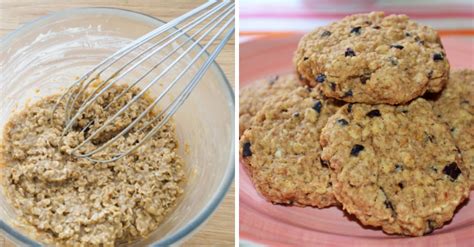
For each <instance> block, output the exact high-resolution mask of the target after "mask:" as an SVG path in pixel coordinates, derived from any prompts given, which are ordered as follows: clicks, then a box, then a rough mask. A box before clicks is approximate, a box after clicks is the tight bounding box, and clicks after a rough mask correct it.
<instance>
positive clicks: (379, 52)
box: [294, 12, 449, 104]
mask: <svg viewBox="0 0 474 247" xmlns="http://www.w3.org/2000/svg"><path fill="white" fill-rule="evenodd" d="M294 63H295V65H296V69H297V71H298V73H299V74H301V76H302V77H303V78H304V79H305V81H306V82H307V83H308V85H310V86H316V85H319V86H320V87H321V90H322V91H323V93H324V95H326V96H327V97H331V98H336V99H340V100H343V101H346V102H359V103H369V104H378V103H386V104H401V103H406V102H408V101H410V100H412V99H414V98H416V97H418V96H421V95H423V94H424V93H425V91H429V92H439V91H440V90H441V89H442V88H443V85H444V84H445V83H446V81H447V79H448V74H449V63H448V60H447V59H446V54H445V51H444V48H443V46H442V44H441V41H440V38H439V36H438V34H437V33H436V31H434V30H433V29H432V28H429V27H427V26H423V25H420V24H417V23H416V22H414V21H412V20H410V19H409V18H408V17H407V16H406V15H390V16H385V15H384V13H383V12H372V13H369V14H357V15H352V16H348V17H345V18H343V19H342V20H340V21H337V22H334V23H332V24H330V25H328V26H324V27H320V28H317V29H316V30H314V31H313V32H311V33H308V34H306V35H305V36H304V37H303V38H302V39H301V41H300V43H299V45H298V49H297V51H296V54H295V57H294Z"/></svg>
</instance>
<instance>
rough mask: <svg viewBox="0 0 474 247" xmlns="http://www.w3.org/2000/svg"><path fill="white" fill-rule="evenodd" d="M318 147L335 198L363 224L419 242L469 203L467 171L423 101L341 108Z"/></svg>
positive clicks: (330, 119) (447, 136) (442, 126)
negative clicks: (327, 168)
mask: <svg viewBox="0 0 474 247" xmlns="http://www.w3.org/2000/svg"><path fill="white" fill-rule="evenodd" d="M321 145H322V146H323V152H322V154H321V158H322V159H323V160H326V161H327V162H329V164H330V167H331V169H332V170H333V172H334V173H333V175H334V176H333V177H332V183H333V191H334V195H335V196H336V198H337V200H338V201H339V202H341V203H342V205H343V207H344V209H345V210H347V211H348V212H349V213H351V214H354V215H355V216H356V217H357V218H358V219H359V220H360V221H361V222H362V224H364V225H371V226H381V227H382V229H383V230H384V231H385V232H387V233H396V234H403V235H411V236H420V235H423V234H427V233H430V232H431V231H433V230H434V229H436V228H439V227H441V226H442V225H443V224H444V222H446V221H449V220H450V219H451V218H452V217H453V213H454V211H455V209H456V207H457V206H458V205H459V204H460V203H462V202H463V201H464V199H466V198H467V197H468V193H469V183H468V174H469V171H468V170H467V169H465V167H464V166H463V163H462V159H461V155H460V153H459V151H458V150H457V148H456V145H455V144H454V140H453V137H452V136H451V134H450V133H449V128H448V126H447V125H446V124H444V123H441V122H440V121H439V120H438V118H437V117H436V115H435V114H434V113H433V111H432V109H431V105H430V103H428V102H427V101H426V100H424V99H421V98H419V99H416V100H415V101H413V102H411V103H410V104H409V105H404V106H398V107H395V106H390V105H367V104H353V105H348V106H347V107H346V106H345V107H342V108H341V109H340V110H339V111H338V112H337V113H336V114H335V115H333V116H332V117H330V118H329V120H328V122H327V125H326V126H325V127H324V129H323V130H322V133H321Z"/></svg>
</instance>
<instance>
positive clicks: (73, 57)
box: [0, 8, 234, 246]
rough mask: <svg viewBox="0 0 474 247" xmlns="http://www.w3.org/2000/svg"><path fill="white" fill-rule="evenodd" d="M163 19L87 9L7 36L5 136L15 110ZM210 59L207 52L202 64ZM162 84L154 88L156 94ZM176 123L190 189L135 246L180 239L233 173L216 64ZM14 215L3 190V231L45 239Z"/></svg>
mask: <svg viewBox="0 0 474 247" xmlns="http://www.w3.org/2000/svg"><path fill="white" fill-rule="evenodd" d="M162 24H163V22H162V21H160V20H158V19H156V18H154V17H150V16H147V15H144V14H140V13H136V12H131V11H127V10H121V9H111V8H82V9H72V10H66V11H63V12H59V13H55V14H52V15H49V16H46V17H43V18H41V19H39V20H37V21H35V22H32V23H29V24H26V25H24V26H23V27H21V28H20V29H18V30H16V31H14V32H13V33H10V34H9V35H7V36H6V37H3V38H2V39H1V40H0V136H1V135H2V131H3V126H4V125H5V123H6V121H8V118H9V117H10V116H11V115H12V113H13V112H14V111H15V110H18V109H21V108H22V107H24V106H25V105H27V103H28V102H30V101H33V102H34V101H35V100H36V99H38V98H40V97H42V96H45V95H50V94H52V93H58V92H60V90H61V89H62V88H65V87H66V86H68V85H70V84H71V83H73V82H74V80H75V79H76V78H77V77H78V76H80V75H82V74H83V73H84V72H86V71H87V69H90V68H91V67H93V66H94V65H95V64H97V63H99V62H100V61H101V60H102V59H103V58H105V57H107V56H108V55H110V54H112V53H113V52H114V51H116V50H118V49H119V48H121V47H123V46H124V45H126V44H128V43H129V42H131V41H132V40H133V39H136V38H138V37H139V36H141V35H143V34H145V33H147V32H149V31H151V30H152V29H154V28H156V27H158V26H160V25H162ZM198 50H199V47H196V49H194V50H193V51H192V52H193V53H195V52H197V51H198ZM207 57H208V54H204V55H203V56H202V57H200V61H199V62H203V61H205V59H206V58H207ZM187 59H188V58H187ZM193 69H196V68H194V67H193ZM178 70H179V68H178ZM159 89H160V88H157V87H154V88H152V94H156V93H157V92H159ZM174 120H175V123H176V131H177V135H178V139H179V142H180V144H181V145H180V150H179V151H180V153H181V155H182V156H183V158H184V159H185V162H186V172H187V175H188V176H187V181H186V184H185V187H184V191H185V192H184V195H183V196H182V197H181V201H180V202H179V204H178V205H177V207H176V209H175V210H174V211H173V212H172V213H170V215H168V216H167V217H166V219H165V220H164V221H163V222H162V224H161V225H160V226H159V227H158V229H156V231H154V232H153V233H152V234H151V235H149V236H148V237H147V238H146V239H141V240H139V241H138V242H135V243H133V245H134V246H143V245H154V246H166V245H170V244H174V243H179V242H182V241H183V240H184V239H185V238H186V237H189V236H190V235H191V233H192V232H194V231H195V230H196V229H197V228H198V227H199V226H200V225H202V224H203V222H205V221H206V219H208V218H209V217H210V216H211V214H212V213H213V212H214V211H215V209H216V208H217V206H218V205H219V203H220V202H221V201H222V199H223V198H224V196H225V194H226V192H227V190H228V189H229V186H230V185H231V183H232V181H233V178H234V94H233V91H232V88H231V86H230V85H229V82H228V81H227V79H226V77H225V75H224V73H223V72H222V70H221V69H220V67H219V66H218V65H217V64H213V65H212V66H211V67H210V69H209V70H208V71H207V73H206V75H205V76H204V77H203V79H202V81H201V82H200V83H199V84H198V86H197V87H196V88H195V89H194V91H193V92H192V94H191V96H190V97H189V98H188V100H187V101H186V102H185V103H184V105H183V106H182V107H181V108H180V109H179V110H178V112H177V113H176V114H175V115H174ZM0 172H1V171H0ZM15 217H16V215H15V212H14V210H13V208H11V206H10V205H9V204H8V203H7V202H6V199H5V196H4V191H3V188H2V191H1V193H0V230H1V231H3V232H4V233H5V235H6V236H8V237H9V238H10V239H11V240H12V241H14V242H16V243H18V244H21V245H42V244H44V243H42V242H41V240H39V239H34V236H30V235H29V234H28V233H27V232H25V231H24V230H22V229H21V228H19V227H18V226H16V225H15V224H14V221H15ZM230 234H233V233H230Z"/></svg>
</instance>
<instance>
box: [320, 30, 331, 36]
mask: <svg viewBox="0 0 474 247" xmlns="http://www.w3.org/2000/svg"><path fill="white" fill-rule="evenodd" d="M330 35H331V32H329V31H324V32H323V33H322V34H321V37H329V36H330Z"/></svg>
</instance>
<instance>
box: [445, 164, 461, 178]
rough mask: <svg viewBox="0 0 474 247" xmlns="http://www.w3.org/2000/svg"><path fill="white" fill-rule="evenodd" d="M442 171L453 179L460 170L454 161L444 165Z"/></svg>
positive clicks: (457, 175)
mask: <svg viewBox="0 0 474 247" xmlns="http://www.w3.org/2000/svg"><path fill="white" fill-rule="evenodd" d="M443 173H444V174H446V175H448V176H450V177H451V180H452V181H454V180H456V179H457V178H458V177H459V175H460V174H461V170H460V169H459V167H458V164H456V162H452V163H450V164H448V165H446V166H445V167H444V169H443Z"/></svg>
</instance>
